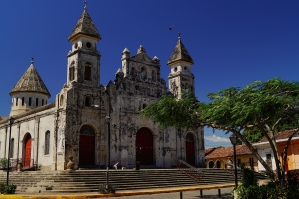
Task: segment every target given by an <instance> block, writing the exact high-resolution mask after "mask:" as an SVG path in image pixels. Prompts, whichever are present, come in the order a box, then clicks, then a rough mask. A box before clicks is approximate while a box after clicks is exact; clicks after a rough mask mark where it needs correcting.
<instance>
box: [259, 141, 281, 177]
mask: <svg viewBox="0 0 299 199" xmlns="http://www.w3.org/2000/svg"><path fill="white" fill-rule="evenodd" d="M257 152H258V153H259V154H260V156H261V158H262V159H263V160H264V161H266V154H271V160H272V170H276V164H275V159H274V156H273V151H272V149H271V148H270V147H269V146H266V147H264V148H258V149H257ZM258 170H259V171H265V168H264V166H263V165H262V164H261V163H260V161H258Z"/></svg>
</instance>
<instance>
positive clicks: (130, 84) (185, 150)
mask: <svg viewBox="0 0 299 199" xmlns="http://www.w3.org/2000/svg"><path fill="white" fill-rule="evenodd" d="M101 39H102V38H101V35H100V34H99V32H98V30H97V28H96V26H95V24H94V23H93V22H92V19H91V17H90V15H89V14H88V12H87V8H86V7H85V8H84V11H83V13H82V15H81V17H80V19H79V20H78V22H77V24H76V26H75V28H74V30H73V31H72V33H71V35H70V36H69V38H68V41H69V42H70V43H71V50H70V51H69V53H68V56H67V59H68V64H67V80H66V83H65V84H64V85H63V86H62V89H61V91H60V92H59V93H58V94H57V95H56V98H55V101H54V102H52V103H48V101H47V100H48V98H49V97H50V96H51V95H50V92H49V91H48V89H47V87H46V85H45V84H44V83H43V81H42V78H41V77H40V76H39V74H38V72H37V70H36V69H35V67H34V62H33V60H32V62H31V65H30V66H29V68H28V69H27V71H26V72H25V73H24V75H23V76H22V77H21V78H20V80H19V81H18V82H17V84H16V85H15V86H14V87H13V89H12V90H11V92H10V95H11V97H12V107H11V112H10V115H9V116H7V117H2V118H0V158H10V159H11V161H12V162H13V161H14V160H18V162H21V163H22V164H23V166H24V167H32V166H33V165H36V166H38V167H39V168H40V169H41V170H65V169H66V168H67V163H68V161H69V157H72V161H73V163H74V165H75V166H74V168H75V169H78V168H86V167H88V168H102V167H105V165H106V164H107V157H109V156H110V163H109V164H110V165H113V164H114V163H116V162H119V164H120V165H121V166H123V167H126V168H134V167H135V165H136V163H137V162H138V163H140V165H141V166H142V165H144V166H148V167H157V168H171V167H174V166H175V165H176V161H177V160H178V159H181V160H185V161H186V162H188V163H189V164H191V165H194V166H197V167H205V155H204V137H203V134H204V132H203V128H198V129H181V130H179V129H176V128H174V127H168V128H167V129H159V126H158V124H155V123H153V122H152V121H151V120H150V119H148V118H141V117H140V116H139V115H138V112H139V111H140V110H142V109H143V108H145V107H146V106H148V105H150V104H153V103H155V102H157V101H158V100H159V99H160V97H161V96H162V95H164V94H166V93H167V92H168V90H169V91H170V92H171V93H172V94H173V95H174V96H175V97H176V98H178V99H179V98H180V96H181V90H182V89H184V88H187V89H190V90H192V91H194V75H193V74H192V72H191V66H192V65H193V60H192V58H191V56H190V55H189V53H188V51H187V50H186V48H185V46H184V45H183V43H182V41H181V39H180V37H179V39H178V42H177V44H176V46H175V48H174V50H173V52H172V54H171V53H170V54H171V56H170V59H169V61H168V63H167V64H168V65H169V66H170V74H169V76H168V83H169V88H167V86H166V82H165V80H164V79H162V78H161V77H160V60H159V59H158V58H157V57H156V56H155V57H153V58H151V57H149V56H148V55H147V54H146V50H145V48H144V47H143V46H140V47H139V48H138V50H137V54H136V55H131V52H130V51H129V50H128V49H127V48H125V49H124V51H123V52H122V57H121V58H122V59H121V61H122V68H120V69H118V70H117V72H116V74H115V80H114V81H110V82H109V83H108V84H107V85H106V86H102V85H101V84H100V71H101V65H100V60H101V54H100V52H99V51H98V50H97V47H96V46H97V43H98V42H99V41H100V40H101ZM102 68H105V66H102ZM9 121H11V122H12V123H11V124H9V123H8V122H9ZM108 147H109V148H108ZM108 153H109V154H110V155H109V156H107V154H108Z"/></svg>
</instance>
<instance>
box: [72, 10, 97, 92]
mask: <svg viewBox="0 0 299 199" xmlns="http://www.w3.org/2000/svg"><path fill="white" fill-rule="evenodd" d="M101 39H102V38H101V35H100V33H99V32H98V30H97V28H96V27H95V25H94V23H93V22H92V20H91V18H90V16H89V14H88V12H87V8H86V4H85V6H84V11H83V13H82V15H81V17H80V19H79V20H78V22H77V24H76V26H75V28H74V29H73V31H72V33H71V35H70V36H69V38H68V41H70V42H72V50H70V51H69V53H68V55H67V57H68V67H67V68H68V70H67V84H68V85H69V84H72V82H77V83H79V84H85V85H90V86H99V85H100V57H101V55H100V52H99V51H97V42H98V41H99V40H101Z"/></svg>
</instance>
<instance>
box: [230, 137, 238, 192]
mask: <svg viewBox="0 0 299 199" xmlns="http://www.w3.org/2000/svg"><path fill="white" fill-rule="evenodd" d="M229 139H230V142H231V143H232V145H233V146H234V164H235V186H236V188H237V187H238V179H237V160H236V158H237V155H236V144H237V140H238V138H237V136H236V135H235V134H232V135H231V136H230V137H229Z"/></svg>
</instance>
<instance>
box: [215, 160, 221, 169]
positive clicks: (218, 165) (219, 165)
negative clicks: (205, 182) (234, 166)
mask: <svg viewBox="0 0 299 199" xmlns="http://www.w3.org/2000/svg"><path fill="white" fill-rule="evenodd" d="M216 168H221V163H220V161H219V160H217V162H216Z"/></svg>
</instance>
